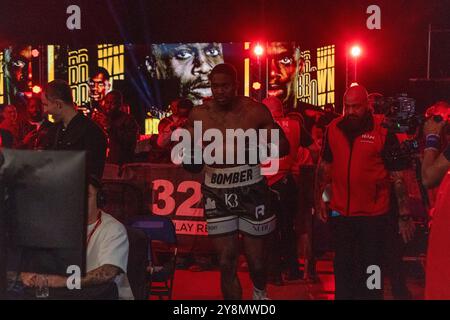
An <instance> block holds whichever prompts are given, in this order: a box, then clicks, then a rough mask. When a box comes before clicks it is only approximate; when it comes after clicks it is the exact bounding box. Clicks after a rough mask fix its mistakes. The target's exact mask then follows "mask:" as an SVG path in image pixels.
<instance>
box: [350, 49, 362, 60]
mask: <svg viewBox="0 0 450 320" xmlns="http://www.w3.org/2000/svg"><path fill="white" fill-rule="evenodd" d="M350 54H351V55H352V57H353V58H357V57H359V56H360V55H361V48H360V47H359V46H353V47H352V49H351V50H350Z"/></svg>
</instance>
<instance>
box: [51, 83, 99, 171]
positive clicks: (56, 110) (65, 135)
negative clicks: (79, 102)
mask: <svg viewBox="0 0 450 320" xmlns="http://www.w3.org/2000/svg"><path fill="white" fill-rule="evenodd" d="M42 105H43V107H44V111H45V112H46V113H48V114H50V115H52V116H53V119H54V120H55V125H53V126H52V127H51V128H50V130H49V132H48V135H47V137H46V141H45V144H44V143H43V144H42V147H43V148H44V149H50V150H72V151H76V150H80V151H86V152H87V156H86V157H87V159H86V167H87V174H88V175H89V176H91V175H93V176H95V177H96V178H97V179H101V178H102V175H103V169H104V167H105V157H106V137H105V134H104V133H103V131H102V129H101V128H100V127H99V126H98V125H97V124H96V123H95V122H93V121H92V120H91V119H89V118H87V117H85V116H83V115H82V114H80V113H78V112H77V111H76V109H75V106H74V103H73V100H72V91H71V89H70V87H69V85H68V84H67V82H65V81H63V80H54V81H52V82H50V83H48V84H47V87H46V88H45V90H44V92H43V93H42Z"/></svg>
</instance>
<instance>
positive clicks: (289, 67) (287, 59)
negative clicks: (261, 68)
mask: <svg viewBox="0 0 450 320" xmlns="http://www.w3.org/2000/svg"><path fill="white" fill-rule="evenodd" d="M267 57H268V59H269V60H268V61H269V68H270V74H269V88H268V89H269V90H268V95H269V96H271V97H277V98H279V99H280V100H281V101H284V100H286V98H288V95H291V94H293V93H294V92H295V91H294V88H293V86H294V85H295V81H294V79H295V70H296V64H297V61H296V60H295V51H294V46H293V45H292V44H290V43H288V42H272V43H270V44H269V46H268V48H267Z"/></svg>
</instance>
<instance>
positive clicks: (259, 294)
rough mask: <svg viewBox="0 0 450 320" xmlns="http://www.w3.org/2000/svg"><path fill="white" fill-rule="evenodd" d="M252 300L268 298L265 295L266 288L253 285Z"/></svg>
mask: <svg viewBox="0 0 450 320" xmlns="http://www.w3.org/2000/svg"><path fill="white" fill-rule="evenodd" d="M253 300H270V299H269V298H268V297H267V291H266V290H260V289H258V288H255V287H253Z"/></svg>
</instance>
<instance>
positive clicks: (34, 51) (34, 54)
mask: <svg viewBox="0 0 450 320" xmlns="http://www.w3.org/2000/svg"><path fill="white" fill-rule="evenodd" d="M31 55H32V56H33V58H37V57H39V50H38V49H33V50H31Z"/></svg>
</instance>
